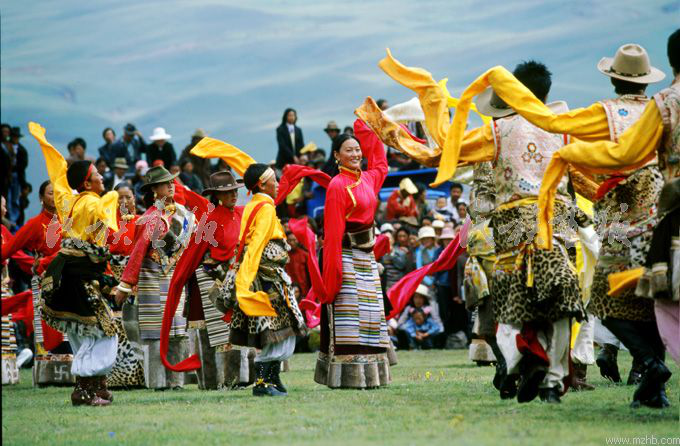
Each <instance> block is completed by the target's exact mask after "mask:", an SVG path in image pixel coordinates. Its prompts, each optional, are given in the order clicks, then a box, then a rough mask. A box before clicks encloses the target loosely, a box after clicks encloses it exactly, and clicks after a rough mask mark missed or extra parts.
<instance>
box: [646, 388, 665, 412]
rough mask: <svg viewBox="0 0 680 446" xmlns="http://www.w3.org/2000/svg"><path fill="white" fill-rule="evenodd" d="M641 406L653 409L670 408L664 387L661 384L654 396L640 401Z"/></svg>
mask: <svg viewBox="0 0 680 446" xmlns="http://www.w3.org/2000/svg"><path fill="white" fill-rule="evenodd" d="M642 405H643V406H647V407H652V408H654V409H665V408H667V407H670V405H671V402H670V401H668V396H666V385H665V384H662V385H661V386H660V389H659V390H658V391H657V392H656V395H654V396H652V397H651V398H650V399H648V400H647V401H642Z"/></svg>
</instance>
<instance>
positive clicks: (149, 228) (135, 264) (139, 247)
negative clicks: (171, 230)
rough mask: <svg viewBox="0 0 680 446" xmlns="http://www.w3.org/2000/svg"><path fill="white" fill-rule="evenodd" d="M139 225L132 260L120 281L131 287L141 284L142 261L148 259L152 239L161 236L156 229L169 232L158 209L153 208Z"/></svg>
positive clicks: (131, 254)
mask: <svg viewBox="0 0 680 446" xmlns="http://www.w3.org/2000/svg"><path fill="white" fill-rule="evenodd" d="M137 224H139V225H141V227H139V228H137V229H136V230H135V239H134V241H133V244H134V247H133V248H132V252H131V253H130V258H129V259H128V262H127V265H126V266H125V270H123V275H122V277H121V279H120V281H121V282H125V283H126V284H128V285H130V286H135V285H137V282H139V271H140V270H141V269H142V261H143V260H144V257H146V253H147V251H148V250H149V246H150V245H151V238H152V237H156V236H159V235H160V234H155V232H156V228H157V227H158V226H159V225H161V226H160V228H159V230H160V231H167V230H168V228H167V227H166V224H165V223H164V222H163V219H162V218H161V217H160V215H159V213H158V211H157V210H156V208H154V207H152V208H149V210H148V211H147V212H146V214H144V215H143V216H142V217H141V218H140V219H139V220H137Z"/></svg>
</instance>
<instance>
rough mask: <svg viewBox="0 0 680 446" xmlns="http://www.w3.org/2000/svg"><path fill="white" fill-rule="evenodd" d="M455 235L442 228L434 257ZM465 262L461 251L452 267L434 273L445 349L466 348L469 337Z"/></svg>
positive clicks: (465, 257) (449, 230) (452, 231)
mask: <svg viewBox="0 0 680 446" xmlns="http://www.w3.org/2000/svg"><path fill="white" fill-rule="evenodd" d="M455 236H456V233H455V231H454V230H453V229H451V228H444V230H443V231H442V235H441V237H440V241H441V243H442V246H441V248H439V250H438V251H437V255H436V257H439V256H440V255H441V253H442V252H443V251H444V249H445V248H446V246H447V245H448V244H449V243H451V242H452V241H453V239H454V238H455ZM465 262H467V254H465V253H463V254H461V255H460V257H458V260H457V261H456V264H455V265H454V267H453V268H451V269H450V270H447V271H441V272H439V273H437V275H436V290H437V302H438V304H439V311H440V315H441V318H442V321H443V323H444V333H445V334H446V348H447V349H462V348H467V344H468V339H469V338H470V327H469V320H470V318H469V314H468V311H467V309H466V308H465V300H464V296H463V279H464V277H465Z"/></svg>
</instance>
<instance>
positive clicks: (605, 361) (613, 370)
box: [595, 344, 621, 383]
mask: <svg viewBox="0 0 680 446" xmlns="http://www.w3.org/2000/svg"><path fill="white" fill-rule="evenodd" d="M618 354H619V348H618V347H617V346H615V345H613V344H604V345H603V346H602V349H601V350H600V354H599V355H597V360H596V361H595V362H596V363H597V366H598V367H599V368H600V375H602V377H603V378H606V379H608V380H610V381H612V382H615V383H620V382H621V374H620V373H619V366H618V364H617V363H616V359H617V357H618Z"/></svg>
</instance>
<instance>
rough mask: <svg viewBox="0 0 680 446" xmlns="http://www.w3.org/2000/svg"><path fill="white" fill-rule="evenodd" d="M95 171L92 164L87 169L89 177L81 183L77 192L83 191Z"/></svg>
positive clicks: (86, 176)
mask: <svg viewBox="0 0 680 446" xmlns="http://www.w3.org/2000/svg"><path fill="white" fill-rule="evenodd" d="M94 170H95V167H94V163H92V164H90V167H89V168H88V169H87V175H85V178H84V179H83V182H82V183H80V185H78V187H76V190H77V191H80V190H81V189H82V187H83V186H84V185H85V182H86V181H87V180H89V179H90V177H91V176H92V173H93V172H94Z"/></svg>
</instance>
